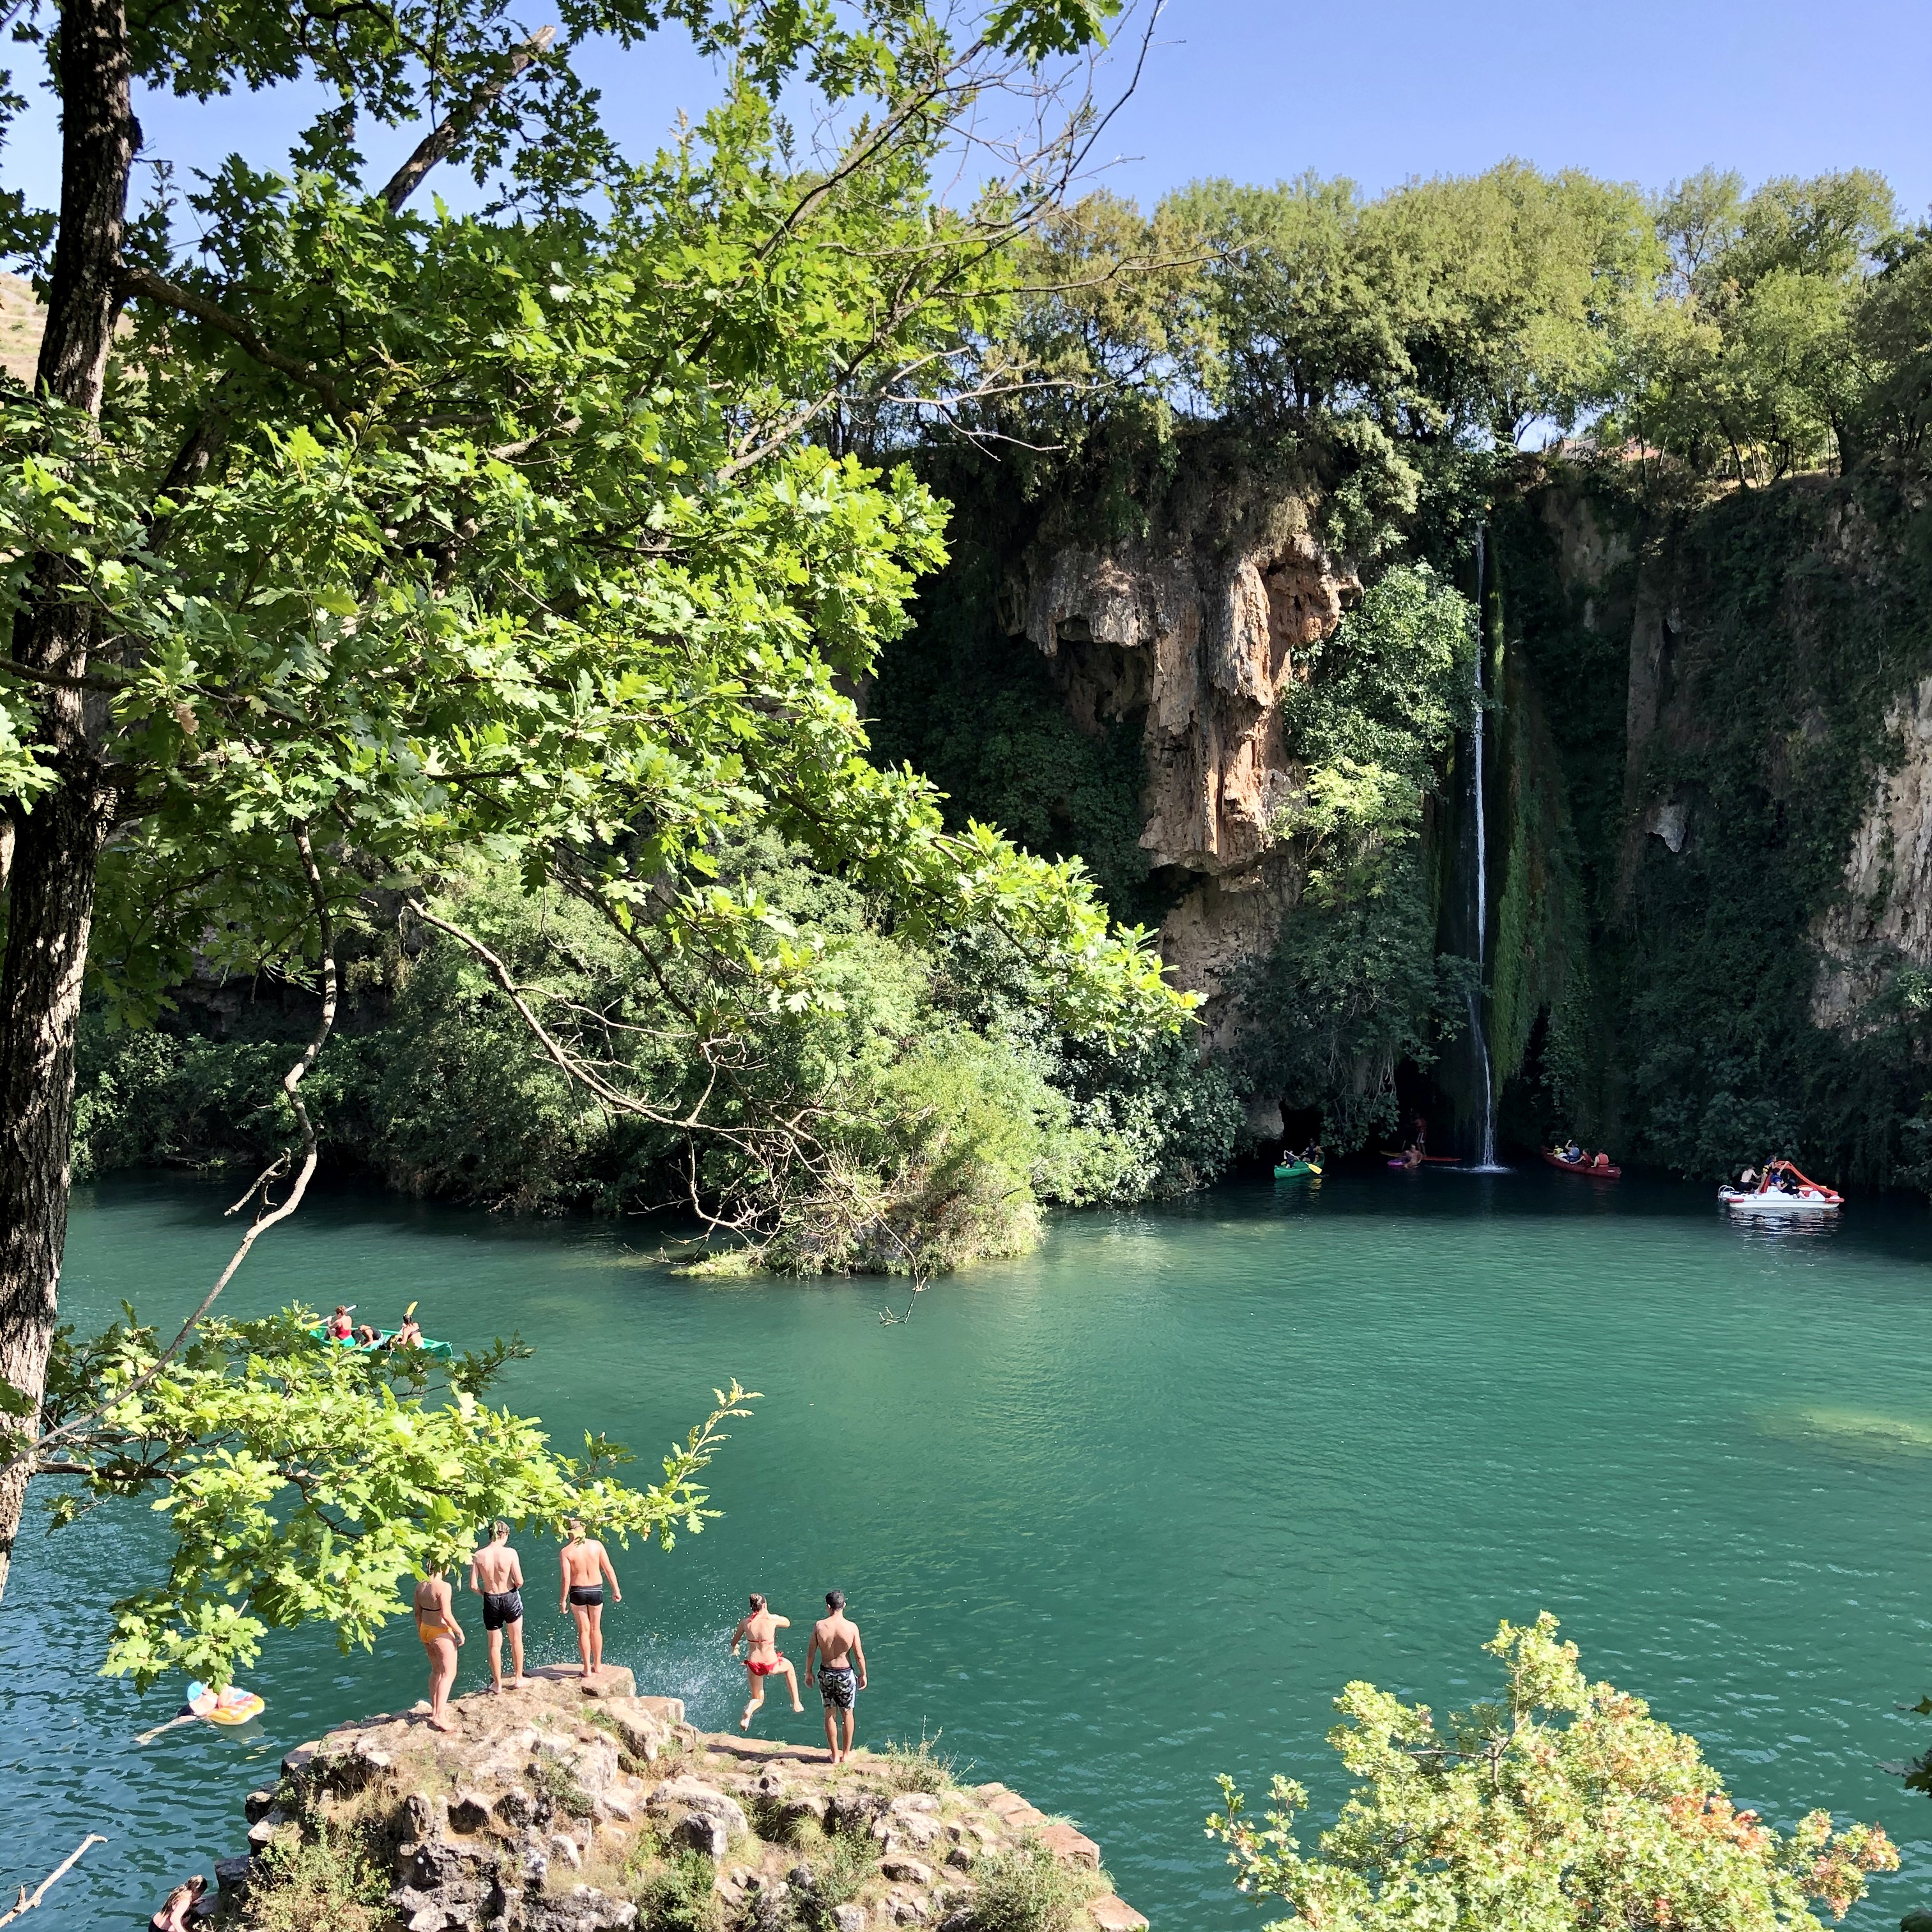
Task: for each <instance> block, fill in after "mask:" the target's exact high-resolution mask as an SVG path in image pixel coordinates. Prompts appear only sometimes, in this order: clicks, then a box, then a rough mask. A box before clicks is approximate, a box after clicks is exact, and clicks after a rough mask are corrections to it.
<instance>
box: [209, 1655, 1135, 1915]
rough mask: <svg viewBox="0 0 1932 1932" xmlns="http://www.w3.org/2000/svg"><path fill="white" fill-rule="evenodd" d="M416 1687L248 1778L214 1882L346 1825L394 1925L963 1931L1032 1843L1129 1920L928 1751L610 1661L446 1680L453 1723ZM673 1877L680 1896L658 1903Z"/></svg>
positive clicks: (266, 1866)
mask: <svg viewBox="0 0 1932 1932" xmlns="http://www.w3.org/2000/svg"><path fill="white" fill-rule="evenodd" d="M426 1709H427V1707H426V1706H425V1707H420V1708H419V1710H418V1711H416V1712H410V1713H407V1714H405V1715H399V1716H395V1717H386V1718H372V1719H370V1720H368V1721H365V1722H363V1723H361V1724H351V1725H347V1726H345V1727H343V1728H342V1729H341V1730H337V1731H333V1732H332V1733H329V1736H327V1737H326V1738H324V1739H321V1740H320V1741H319V1742H317V1743H314V1744H310V1745H303V1746H302V1747H301V1748H299V1750H297V1751H293V1752H291V1753H290V1755H289V1757H287V1759H286V1760H284V1764H283V1768H282V1769H283V1777H282V1780H281V1784H279V1785H278V1787H276V1788H275V1789H274V1790H264V1791H260V1792H257V1793H253V1794H251V1797H250V1799H249V1800H248V1817H249V1821H250V1829H249V1834H248V1836H249V1843H250V1846H251V1856H250V1858H248V1859H235V1860H228V1861H223V1864H221V1865H220V1866H219V1867H217V1875H218V1877H219V1879H220V1883H221V1885H222V1888H223V1891H225V1892H226V1893H228V1894H230V1895H233V1894H235V1893H236V1892H237V1891H242V1890H245V1889H246V1888H249V1887H251V1886H255V1887H272V1886H273V1885H274V1884H275V1882H276V1876H275V1874H276V1873H277V1871H278V1869H279V1868H280V1864H279V1862H278V1852H277V1849H276V1847H278V1846H293V1845H294V1844H295V1843H298V1842H302V1841H305V1842H307V1843H309V1844H311V1845H312V1846H314V1845H324V1846H326V1845H328V1844H335V1845H338V1846H340V1845H342V1844H344V1843H355V1842H359V1843H362V1845H363V1846H365V1847H371V1846H380V1847H384V1848H386V1852H387V1856H388V1858H389V1863H390V1870H389V1876H390V1877H391V1878H392V1880H393V1885H392V1889H391V1891H390V1892H389V1900H388V1903H389V1909H390V1910H391V1912H392V1913H393V1914H394V1921H393V1922H394V1923H395V1924H398V1925H399V1926H402V1927H407V1932H630V1928H633V1927H637V1926H639V1925H640V1924H641V1923H648V1922H649V1921H650V1920H651V1919H652V1918H653V1917H654V1916H655V1917H662V1918H669V1919H675V1920H676V1921H678V1922H679V1923H683V1922H687V1921H690V1922H700V1921H701V1922H705V1923H709V1924H713V1925H715V1926H716V1927H719V1928H721V1932H874V1928H876V1932H887V1928H891V1927H919V1926H929V1927H934V1928H935V1932H974V1928H975V1927H977V1926H978V1925H979V1924H980V1918H979V1916H978V1915H977V1914H976V1911H975V1900H976V1898H977V1897H978V1895H979V1892H980V1886H981V1884H982V1882H983V1881H986V1879H988V1877H989V1874H991V1873H995V1872H996V1871H998V1870H1001V1869H1002V1868H1003V1867H1004V1865H1005V1864H1010V1862H1011V1861H1013V1860H1015V1859H1019V1858H1032V1859H1038V1860H1043V1861H1044V1860H1047V1859H1051V1860H1052V1861H1056V1864H1055V1867H1049V1868H1050V1869H1051V1868H1058V1869H1061V1870H1064V1872H1065V1873H1066V1874H1067V1888H1068V1891H1069V1894H1070V1896H1073V1897H1077V1898H1079V1899H1080V1900H1082V1903H1083V1905H1084V1907H1085V1911H1086V1912H1087V1913H1088V1916H1089V1917H1090V1918H1091V1921H1092V1922H1093V1924H1094V1926H1095V1927H1097V1928H1098V1932H1145V1927H1146V1924H1147V1921H1146V1920H1145V1918H1142V1917H1141V1916H1140V1915H1139V1913H1138V1912H1135V1911H1134V1910H1133V1908H1132V1907H1131V1906H1128V1905H1127V1904H1126V1903H1124V1901H1123V1900H1121V1899H1119V1898H1118V1897H1115V1896H1114V1895H1113V1894H1112V1893H1111V1892H1109V1891H1108V1890H1107V1888H1106V1881H1105V1876H1104V1874H1103V1873H1101V1871H1100V1849H1099V1847H1098V1846H1096V1845H1095V1844H1094V1842H1093V1841H1092V1840H1091V1839H1089V1838H1085V1837H1084V1836H1083V1835H1082V1834H1081V1833H1080V1832H1079V1831H1078V1830H1076V1829H1075V1828H1074V1827H1073V1826H1071V1825H1069V1824H1067V1823H1064V1821H1056V1820H1050V1819H1049V1818H1047V1817H1044V1816H1043V1814H1041V1813H1040V1812H1038V1811H1035V1810H1034V1808H1033V1807H1032V1806H1031V1805H1028V1803H1027V1802H1026V1801H1025V1799H1022V1798H1021V1797H1019V1796H1018V1795H1017V1794H1016V1793H1013V1792H1010V1791H1009V1790H1007V1789H1006V1787H1004V1786H1003V1785H999V1784H983V1785H979V1786H977V1787H971V1788H961V1787H956V1786H955V1785H954V1784H953V1783H952V1781H951V1780H950V1778H949V1777H947V1775H945V1772H944V1767H943V1766H940V1765H939V1764H938V1763H935V1761H934V1760H932V1759H931V1758H930V1757H922V1756H920V1755H918V1754H900V1755H896V1756H895V1755H890V1754H889V1755H887V1756H885V1757H874V1756H873V1755H872V1754H869V1753H867V1752H864V1751H860V1752H858V1753H856V1754H854V1756H853V1760H852V1761H851V1762H850V1763H848V1764H847V1765H844V1766H840V1767H838V1768H837V1769H834V1768H833V1767H832V1765H831V1763H829V1757H828V1755H827V1754H826V1752H824V1751H822V1750H814V1749H799V1748H794V1747H791V1746H787V1745H780V1744H770V1743H766V1742H763V1741H760V1740H756V1739H746V1738H742V1737H738V1736H706V1735H704V1734H703V1733H699V1732H697V1731H696V1730H694V1729H692V1728H691V1726H689V1725H688V1724H686V1723H685V1721H684V1706H683V1705H682V1703H680V1702H679V1700H677V1699H676V1698H671V1697H638V1696H637V1695H636V1694H635V1692H634V1685H633V1683H632V1681H631V1673H629V1672H628V1671H626V1670H613V1669H610V1668H609V1667H607V1668H606V1670H605V1672H604V1678H603V1681H602V1682H601V1684H600V1685H598V1686H596V1687H594V1688H592V1690H589V1691H586V1686H585V1685H584V1684H583V1680H582V1679H580V1677H579V1676H577V1673H575V1672H574V1670H559V1669H550V1670H541V1671H539V1672H538V1673H536V1674H535V1680H534V1681H533V1682H532V1685H530V1687H529V1688H528V1689H526V1690H525V1691H518V1692H512V1693H510V1694H505V1695H504V1696H502V1697H496V1696H493V1695H491V1694H489V1693H488V1692H478V1693H476V1694H473V1695H472V1696H469V1697H460V1698H458V1699H456V1700H454V1701H453V1702H452V1705H451V1706H450V1709H451V1713H452V1716H453V1717H454V1718H455V1721H456V1724H457V1730H456V1732H455V1734H454V1735H452V1736H446V1735H442V1734H439V1733H437V1732H434V1731H432V1730H430V1729H429V1728H428V1725H427V1724H425V1722H424V1721H423V1715H424V1713H425V1712H426ZM692 1852H696V1853H700V1854H702V1858H701V1859H699V1860H695V1861H694V1860H692V1859H691V1858H688V1856H687V1855H688V1854H689V1853H692ZM692 1885H700V1886H701V1887H702V1888H703V1897H702V1898H700V1899H698V1900H695V1901H694V1900H692V1898H691V1894H690V1891H689V1888H691V1886H692ZM679 1888H682V1891H679ZM674 1893H675V1894H678V1897H679V1898H680V1899H682V1902H683V1904H684V1905H685V1906H690V1905H691V1904H693V1903H696V1905H697V1907H698V1909H697V1912H696V1913H695V1914H694V1915H693V1914H692V1913H691V1912H682V1913H681V1912H680V1911H679V1909H667V1900H669V1901H670V1905H671V1906H675V1905H676V1903H677V1900H673V1899H671V1898H670V1894H674ZM640 1914H641V1917H640Z"/></svg>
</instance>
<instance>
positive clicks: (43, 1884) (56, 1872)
mask: <svg viewBox="0 0 1932 1932" xmlns="http://www.w3.org/2000/svg"><path fill="white" fill-rule="evenodd" d="M106 1843H107V1840H106V1839H105V1838H103V1837H102V1836H101V1834H100V1833H99V1832H89V1833H88V1835H87V1836H86V1838H83V1839H82V1840H81V1841H80V1843H79V1844H77V1846H75V1847H74V1849H73V1850H72V1851H71V1852H68V1855H67V1856H66V1857H65V1858H63V1859H62V1860H61V1861H60V1863H59V1864H57V1865H55V1867H54V1868H53V1870H52V1871H50V1872H49V1873H48V1874H47V1875H46V1877H45V1878H43V1879H41V1881H40V1889H39V1890H38V1891H36V1892H35V1893H34V1894H33V1896H32V1897H31V1898H30V1897H28V1895H27V1888H26V1886H25V1885H23V1886H21V1888H20V1900H19V1902H18V1903H17V1904H16V1905H15V1906H14V1907H13V1910H12V1911H10V1912H7V1914H6V1915H5V1917H0V1925H10V1924H13V1921H14V1920H15V1919H17V1918H19V1917H20V1915H21V1913H22V1912H31V1911H32V1910H33V1909H34V1906H37V1904H39V1903H40V1900H42V1899H43V1898H44V1897H46V1895H47V1888H48V1887H49V1886H50V1885H52V1883H53V1882H54V1880H55V1879H57V1878H65V1877H66V1876H67V1875H68V1873H69V1872H71V1871H72V1870H73V1869H74V1867H75V1866H76V1865H77V1864H79V1863H80V1858H81V1854H82V1853H83V1852H85V1851H86V1849H87V1848H88V1846H90V1845H104V1844H106Z"/></svg>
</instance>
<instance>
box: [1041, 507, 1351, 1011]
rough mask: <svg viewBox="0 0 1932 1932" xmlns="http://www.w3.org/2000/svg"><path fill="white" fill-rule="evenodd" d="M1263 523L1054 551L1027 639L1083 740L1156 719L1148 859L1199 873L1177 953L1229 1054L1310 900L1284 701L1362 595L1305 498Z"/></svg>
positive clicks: (1044, 565)
mask: <svg viewBox="0 0 1932 1932" xmlns="http://www.w3.org/2000/svg"><path fill="white" fill-rule="evenodd" d="M1256 522H1257V523H1259V527H1250V528H1249V529H1247V530H1245V531H1238V532H1236V533H1235V536H1234V539H1233V541H1232V542H1229V541H1226V538H1222V539H1221V540H1219V541H1217V539H1216V538H1211V537H1206V536H1200V535H1192V534H1185V533H1184V534H1177V535H1171V536H1169V537H1168V538H1166V539H1165V540H1163V539H1160V538H1147V539H1133V540H1130V541H1122V542H1119V543H1115V544H1110V545H1106V546H1104V547H1102V546H1090V545H1082V544H1065V545H1061V546H1058V547H1054V546H1046V547H1041V548H1039V549H1037V550H1036V551H1035V552H1034V554H1033V555H1032V556H1030V557H1029V558H1028V560H1027V565H1026V579H1027V580H1026V585H1025V595H1024V600H1023V602H1022V600H1020V599H1018V598H1016V599H1015V600H1014V604H1015V608H1014V613H1013V614H1014V617H1015V618H1016V619H1017V621H1016V622H1013V625H1012V628H1013V629H1014V630H1015V631H1024V634H1025V636H1026V637H1027V638H1028V639H1029V640H1031V643H1033V644H1034V646H1036V647H1037V649H1039V650H1040V652H1042V653H1043V655H1045V656H1046V658H1047V659H1048V660H1049V663H1050V664H1051V665H1052V669H1053V672H1054V676H1055V681H1056V682H1057V683H1058V685H1059V687H1060V689H1061V692H1062V694H1063V695H1064V698H1065V700H1066V703H1067V708H1068V709H1069V711H1070V714H1071V715H1072V716H1073V718H1074V720H1075V721H1076V723H1077V724H1079V725H1080V726H1081V727H1082V729H1083V730H1089V731H1095V730H1100V729H1101V728H1103V727H1105V726H1106V724H1109V722H1111V721H1115V720H1118V719H1121V718H1133V716H1135V715H1136V714H1139V715H1141V716H1142V719H1143V723H1142V748H1143V754H1144V781H1145V782H1144V789H1143V793H1142V814H1143V817H1144V820H1145V823H1144V826H1143V829H1142V832H1141V838H1140V843H1141V846H1142V849H1143V850H1145V852H1146V853H1148V858H1149V861H1150V863H1151V865H1153V866H1154V867H1155V868H1167V869H1169V870H1171V871H1175V872H1177V873H1178V874H1182V875H1184V878H1183V880H1182V881H1181V883H1183V885H1184V889H1183V890H1182V892H1181V896H1180V898H1179V899H1178V902H1177V903H1176V904H1175V905H1174V907H1173V908H1172V910H1171V911H1170V912H1169V914H1168V915H1167V917H1166V920H1165V922H1163V926H1162V929H1161V947H1162V951H1163V955H1164V956H1165V957H1166V959H1167V961H1168V963H1169V965H1170V966H1172V968H1174V971H1175V976H1176V977H1177V978H1178V980H1180V982H1181V983H1182V984H1183V985H1184V986H1189V987H1191V988H1193V989H1196V990H1198V991H1199V992H1203V993H1205V994H1206V995H1208V1005H1207V1008H1206V1013H1205V1017H1206V1019H1207V1022H1208V1038H1209V1040H1210V1042H1211V1044H1213V1045H1214V1046H1226V1045H1227V1044H1228V1043H1229V1026H1230V1015H1229V1011H1228V1002H1227V1001H1226V998H1225V992H1226V984H1227V980H1228V977H1229V972H1230V970H1231V968H1233V967H1234V966H1235V965H1237V964H1238V962H1240V961H1241V960H1242V959H1245V958H1247V957H1248V956H1251V955H1252V954H1253V953H1256V952H1257V951H1258V950H1262V949H1263V948H1265V947H1266V946H1267V945H1268V943H1269V942H1270V941H1271V939H1272V938H1273V937H1274V931H1275V928H1276V926H1277V924H1278V923H1279V921H1280V915H1281V913H1282V911H1283V909H1284V907H1286V906H1288V905H1289V904H1292V903H1293V902H1294V900H1295V896H1296V895H1297V894H1298V891H1299V889H1300V884H1301V881H1300V879H1299V877H1298V874H1297V872H1296V871H1295V867H1294V865H1293V864H1292V861H1291V860H1290V859H1289V858H1288V857H1287V856H1286V855H1285V854H1284V853H1283V850H1282V849H1281V847H1280V846H1279V844H1277V841H1275V840H1274V838H1273V837H1272V835H1271V831H1270V826H1271V821H1272V820H1274V817H1275V815H1276V814H1277V812H1278V811H1280V808H1282V807H1283V805H1285V804H1286V802H1287V801H1288V799H1289V797H1290V796H1292V794H1293V793H1294V792H1295V790H1296V789H1297V788H1298V785H1299V784H1300V783H1301V771H1300V769H1299V768H1298V766H1296V765H1295V763H1294V761H1293V760H1292V757H1290V755H1289V749H1288V747H1287V746H1286V745H1285V743H1284V742H1283V733H1282V726H1281V716H1280V696H1281V693H1282V692H1283V690H1284V688H1286V686H1287V685H1288V684H1289V682H1290V681H1291V680H1292V679H1295V678H1298V677H1305V676H1307V668H1308V655H1307V653H1308V651H1309V647H1310V646H1312V645H1313V644H1315V643H1319V641H1320V640H1322V639H1323V638H1325V637H1328V636H1329V635H1330V634H1332V633H1333V631H1334V629H1335V627H1336V625H1337V624H1338V623H1339V622H1340V620H1341V617H1342V613H1343V611H1344V610H1346V608H1347V607H1348V606H1349V604H1350V603H1351V602H1352V601H1353V600H1354V599H1355V597H1356V596H1357V595H1358V594H1359V590H1360V586H1359V584H1358V583H1357V581H1356V579H1355V576H1354V574H1353V573H1352V571H1349V570H1348V569H1347V568H1345V567H1344V566H1343V565H1340V564H1339V563H1337V562H1336V561H1335V560H1334V559H1332V558H1331V557H1330V556H1328V555H1327V554H1326V553H1325V552H1324V551H1323V550H1322V547H1321V546H1320V544H1319V543H1318V542H1317V541H1316V539H1315V538H1313V536H1312V535H1310V533H1309V532H1308V529H1307V519H1306V516H1305V514H1304V511H1303V508H1302V506H1301V505H1300V504H1299V503H1298V502H1295V501H1294V500H1293V499H1283V500H1282V501H1280V502H1276V503H1274V504H1273V505H1270V506H1268V511H1267V512H1266V513H1265V514H1264V515H1263V516H1262V517H1259V518H1258V519H1256Z"/></svg>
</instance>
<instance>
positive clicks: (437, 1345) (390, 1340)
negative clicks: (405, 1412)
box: [308, 1328, 456, 1362]
mask: <svg viewBox="0 0 1932 1932" xmlns="http://www.w3.org/2000/svg"><path fill="white" fill-rule="evenodd" d="M308 1332H309V1333H310V1334H311V1335H313V1336H314V1337H315V1339H316V1340H317V1341H318V1342H320V1343H321V1344H322V1345H323V1347H324V1348H326V1349H353V1351H354V1352H356V1354H357V1355H377V1354H379V1353H380V1352H381V1351H382V1350H383V1349H388V1348H392V1347H393V1346H395V1340H396V1337H395V1331H394V1330H393V1329H392V1330H391V1331H389V1333H388V1334H384V1335H383V1336H381V1337H379V1338H378V1339H377V1340H375V1341H374V1342H358V1341H355V1340H350V1341H347V1342H336V1341H332V1340H330V1339H329V1331H328V1330H327V1329H326V1328H311V1330H310V1331H308ZM416 1347H417V1348H418V1349H420V1350H421V1351H422V1353H423V1354H425V1355H434V1357H435V1358H437V1361H439V1362H453V1361H455V1359H456V1351H455V1349H452V1347H451V1346H449V1343H447V1342H433V1341H431V1340H430V1338H429V1337H428V1336H427V1335H425V1337H423V1339H422V1340H421V1341H420V1342H419V1343H417V1344H416Z"/></svg>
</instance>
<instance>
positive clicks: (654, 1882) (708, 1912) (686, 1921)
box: [631, 1852, 724, 1932]
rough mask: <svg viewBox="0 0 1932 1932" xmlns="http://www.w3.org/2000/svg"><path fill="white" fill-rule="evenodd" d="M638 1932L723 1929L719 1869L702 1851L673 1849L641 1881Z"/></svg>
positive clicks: (637, 1897)
mask: <svg viewBox="0 0 1932 1932" xmlns="http://www.w3.org/2000/svg"><path fill="white" fill-rule="evenodd" d="M631 1899H632V1900H633V1902H634V1903H635V1904H636V1906H637V1925H638V1932H723V1927H724V1904H723V1901H722V1900H720V1898H719V1897H718V1868H717V1867H716V1866H715V1865H714V1864H712V1861H710V1860H709V1858H706V1856H705V1855H704V1854H703V1852H673V1854H672V1855H670V1857H669V1858H666V1859H665V1860H664V1861H663V1863H661V1864H657V1865H655V1866H654V1867H652V1869H650V1870H648V1871H646V1873H644V1874H643V1876H642V1877H641V1878H640V1879H639V1880H638V1882H637V1885H636V1888H635V1889H634V1891H632V1893H631Z"/></svg>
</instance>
